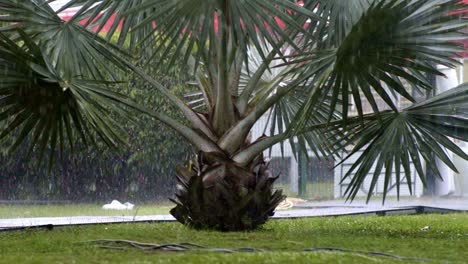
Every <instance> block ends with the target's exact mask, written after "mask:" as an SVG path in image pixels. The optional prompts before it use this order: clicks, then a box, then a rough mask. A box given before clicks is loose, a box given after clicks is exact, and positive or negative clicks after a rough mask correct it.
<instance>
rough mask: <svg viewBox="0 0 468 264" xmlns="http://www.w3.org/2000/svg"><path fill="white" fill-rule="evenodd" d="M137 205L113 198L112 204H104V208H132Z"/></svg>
mask: <svg viewBox="0 0 468 264" xmlns="http://www.w3.org/2000/svg"><path fill="white" fill-rule="evenodd" d="M134 206H135V205H134V204H132V203H129V202H126V203H124V204H122V203H121V202H119V201H117V200H113V201H112V202H111V203H110V204H105V205H103V206H102V209H104V210H132V209H133V207H134Z"/></svg>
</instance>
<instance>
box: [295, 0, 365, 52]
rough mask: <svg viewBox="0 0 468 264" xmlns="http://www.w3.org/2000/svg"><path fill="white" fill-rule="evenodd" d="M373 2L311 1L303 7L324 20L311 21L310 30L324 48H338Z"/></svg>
mask: <svg viewBox="0 0 468 264" xmlns="http://www.w3.org/2000/svg"><path fill="white" fill-rule="evenodd" d="M372 2H374V1H373V0H352V1H343V0H309V1H304V5H303V7H304V8H306V9H308V10H313V11H314V13H315V14H317V15H318V16H319V17H321V18H323V20H324V21H326V23H322V22H321V21H317V22H315V21H310V23H311V24H310V26H309V30H310V31H312V32H311V33H312V34H314V35H315V36H316V39H318V40H324V41H323V42H321V43H320V44H321V46H322V48H324V47H329V48H330V47H338V46H339V45H340V44H341V43H342V42H343V40H344V39H345V37H346V36H347V35H348V34H349V32H350V31H351V29H352V28H353V26H354V24H355V23H356V22H357V21H358V20H359V19H360V18H361V16H362V15H363V14H364V12H365V11H366V10H367V9H368V8H369V6H370V5H371V3H372Z"/></svg>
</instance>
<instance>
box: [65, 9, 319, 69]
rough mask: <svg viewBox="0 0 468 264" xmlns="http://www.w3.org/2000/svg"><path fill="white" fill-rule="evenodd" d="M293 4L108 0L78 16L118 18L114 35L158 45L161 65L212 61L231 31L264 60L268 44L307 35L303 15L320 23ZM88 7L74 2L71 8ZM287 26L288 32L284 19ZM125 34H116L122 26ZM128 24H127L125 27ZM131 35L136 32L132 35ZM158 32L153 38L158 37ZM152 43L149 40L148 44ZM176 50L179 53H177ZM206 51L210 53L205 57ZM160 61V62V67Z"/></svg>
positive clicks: (234, 38) (241, 44)
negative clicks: (220, 40) (224, 35)
mask: <svg viewBox="0 0 468 264" xmlns="http://www.w3.org/2000/svg"><path fill="white" fill-rule="evenodd" d="M295 2H296V1H293V0H251V1H230V0H223V1H218V0H205V1H199V0H148V1H140V0H138V1H133V0H121V1H113V0H103V1H100V2H98V3H96V2H95V1H94V0H88V1H86V2H85V4H84V5H83V8H82V10H81V12H80V13H79V14H78V15H77V16H79V17H81V18H84V17H86V16H85V15H89V16H90V17H91V19H90V20H91V21H93V20H94V21H95V22H96V23H92V24H93V25H96V24H101V25H102V24H103V23H106V22H107V19H106V18H108V17H110V16H111V15H112V14H115V15H117V19H116V20H115V22H114V25H113V26H112V28H113V30H111V32H110V33H109V34H111V35H113V34H119V33H120V32H121V34H123V35H121V37H120V39H121V41H123V40H124V39H125V38H127V36H129V37H130V39H134V40H135V41H137V42H139V44H141V45H150V44H148V43H158V44H159V45H158V46H157V47H156V48H155V51H154V53H155V54H162V56H161V58H159V62H163V61H168V62H169V64H168V65H166V66H171V65H173V63H174V61H175V60H176V59H177V58H184V59H185V60H184V61H188V59H189V57H190V56H194V57H195V58H196V60H197V61H199V60H200V59H201V58H203V57H204V58H205V59H207V62H208V63H210V62H211V59H212V54H211V53H212V52H214V50H215V49H216V48H217V47H216V43H217V41H218V40H217V39H218V38H220V34H218V33H219V32H218V30H229V32H228V34H229V36H230V40H229V41H232V43H235V45H236V48H237V49H239V50H242V51H243V52H244V53H246V52H247V48H248V46H250V45H253V46H254V47H255V48H256V49H257V50H258V51H259V52H260V53H261V54H262V56H263V57H265V54H263V43H262V42H263V41H266V42H268V43H269V44H270V45H271V46H272V47H274V48H275V49H277V50H278V51H279V52H281V51H280V48H281V45H278V42H281V41H279V40H284V41H286V42H289V43H290V44H292V45H295V43H294V41H293V40H292V39H291V35H294V33H292V32H296V33H297V32H302V33H303V34H307V32H306V31H305V30H304V27H303V26H304V25H303V24H301V23H300V20H298V19H297V17H298V16H299V15H301V16H302V17H308V18H310V19H313V20H316V19H318V16H316V15H315V14H314V13H313V12H311V11H309V10H307V9H304V8H302V7H300V6H298V5H296V3H295ZM77 3H83V1H78V0H72V1H71V3H70V4H77ZM279 20H281V21H283V22H284V23H285V24H286V27H287V28H286V29H284V28H282V27H281V26H280V25H279V23H278V21H279ZM119 23H120V24H121V25H122V30H121V31H118V30H116V29H117V28H118V24H119ZM122 23H123V24H122ZM129 31H131V32H129ZM153 32H154V33H156V34H152V33H153ZM145 40H146V42H145ZM174 50H175V52H173V51H174ZM204 53H206V54H204ZM157 63H158V62H156V64H157Z"/></svg>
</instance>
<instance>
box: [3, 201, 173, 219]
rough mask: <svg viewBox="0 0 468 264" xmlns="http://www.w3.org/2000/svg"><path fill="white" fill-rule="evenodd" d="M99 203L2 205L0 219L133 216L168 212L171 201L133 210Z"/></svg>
mask: <svg viewBox="0 0 468 264" xmlns="http://www.w3.org/2000/svg"><path fill="white" fill-rule="evenodd" d="M101 207H102V205H97V204H66V205H0V219H2V218H22V217H54V216H121V215H125V216H133V215H154V214H168V213H169V210H170V209H171V208H172V207H174V206H173V205H172V204H171V203H169V202H167V203H155V204H144V205H138V206H135V208H134V209H133V210H121V211H120V210H104V209H102V208H101Z"/></svg>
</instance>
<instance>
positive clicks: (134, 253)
mask: <svg viewBox="0 0 468 264" xmlns="http://www.w3.org/2000/svg"><path fill="white" fill-rule="evenodd" d="M425 226H429V229H428V230H426V231H424V230H421V229H422V228H423V227H425ZM94 239H130V240H137V241H141V242H150V243H180V242H193V243H197V244H199V245H203V246H207V247H216V248H239V247H253V248H257V249H264V250H266V252H264V253H234V254H225V253H207V252H192V253H163V252H141V251H138V250H130V251H119V250H108V249H101V248H97V247H95V246H93V245H92V244H90V243H83V242H84V241H89V240H94ZM313 247H335V248H347V249H352V250H360V251H380V252H386V253H390V254H394V255H399V256H405V257H416V258H426V259H432V260H433V261H434V263H441V262H450V263H466V260H467V259H468V250H467V249H468V214H450V215H413V216H387V217H339V218H331V217H329V218H310V219H299V220H273V221H270V222H268V224H266V225H265V226H264V227H263V228H262V229H260V230H258V231H255V232H237V233H220V232H214V231H196V230H192V229H189V228H187V227H184V226H182V225H180V224H178V223H159V224H157V223H153V224H125V225H97V226H78V227H66V228H56V229H54V230H51V231H47V230H26V231H15V232H3V233H0V256H1V258H0V263H403V262H402V261H399V260H396V259H391V258H386V257H378V256H370V255H363V254H356V253H340V252H304V251H303V250H304V249H306V248H313ZM404 263H407V262H404Z"/></svg>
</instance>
